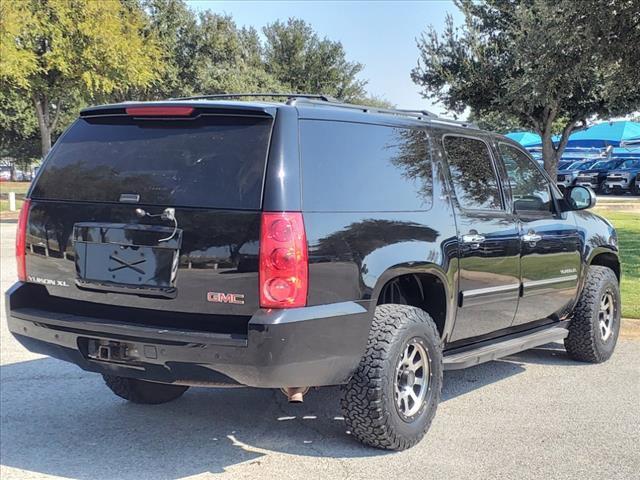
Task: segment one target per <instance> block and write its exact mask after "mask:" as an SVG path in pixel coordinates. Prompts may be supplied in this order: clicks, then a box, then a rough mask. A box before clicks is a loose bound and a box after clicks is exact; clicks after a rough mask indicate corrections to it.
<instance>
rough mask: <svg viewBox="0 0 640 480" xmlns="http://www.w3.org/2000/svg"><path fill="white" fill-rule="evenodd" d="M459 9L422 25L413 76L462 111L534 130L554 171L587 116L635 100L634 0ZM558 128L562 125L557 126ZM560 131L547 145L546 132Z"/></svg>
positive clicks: (460, 2)
mask: <svg viewBox="0 0 640 480" xmlns="http://www.w3.org/2000/svg"><path fill="white" fill-rule="evenodd" d="M456 5H457V6H458V8H460V10H461V11H462V13H463V14H464V17H465V22H464V25H463V26H462V27H455V26H454V25H453V20H452V19H451V17H449V18H448V19H447V24H446V28H445V30H444V32H443V33H442V34H438V33H437V32H436V31H435V30H434V29H429V30H427V31H426V32H425V33H424V34H423V35H422V37H421V38H420V39H419V41H418V47H419V50H420V59H419V63H418V66H417V67H416V68H415V69H414V70H413V71H412V74H411V76H412V79H413V80H414V82H415V83H417V84H418V85H420V86H421V87H423V96H424V97H426V98H432V99H438V100H440V101H441V102H442V103H443V104H444V105H445V106H446V107H447V108H448V109H449V110H451V111H453V112H457V113H462V112H463V111H464V110H465V108H467V107H471V109H472V111H473V112H474V116H475V117H476V118H484V119H488V120H489V121H490V122H491V121H494V122H495V121H498V124H499V125H500V124H503V125H508V124H513V123H519V124H520V126H521V127H526V128H530V129H532V130H534V131H536V132H537V133H539V134H540V136H541V137H542V140H543V158H544V163H545V168H546V169H547V171H549V172H550V173H551V174H555V170H556V165H557V161H558V159H559V158H560V156H561V155H562V152H563V150H564V148H565V146H566V142H567V140H568V138H569V135H570V134H571V132H572V131H573V130H574V129H575V128H577V127H578V126H579V125H580V124H581V123H584V122H586V120H587V118H590V117H593V116H596V115H597V116H614V115H620V114H627V113H630V112H632V111H634V110H637V109H638V108H639V107H640V56H639V55H638V54H637V49H636V48H635V46H637V45H638V44H640V0H581V1H579V2H576V1H573V0H526V1H520V0H517V1H516V0H485V1H483V2H476V1H474V0H456ZM556 130H559V131H557V132H556ZM554 133H559V134H560V141H559V142H558V143H557V144H555V145H554V144H553V142H552V140H551V137H552V135H553V134H554Z"/></svg>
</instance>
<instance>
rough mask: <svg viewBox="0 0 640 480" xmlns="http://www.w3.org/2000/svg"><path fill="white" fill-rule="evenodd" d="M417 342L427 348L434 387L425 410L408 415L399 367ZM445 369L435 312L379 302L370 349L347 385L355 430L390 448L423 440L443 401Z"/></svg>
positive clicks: (345, 403)
mask: <svg viewBox="0 0 640 480" xmlns="http://www.w3.org/2000/svg"><path fill="white" fill-rule="evenodd" d="M415 342H418V343H419V344H420V345H421V346H422V347H423V349H424V350H425V351H426V353H427V359H428V375H427V374H424V376H426V377H428V383H427V385H428V387H427V390H426V393H425V396H424V399H423V401H422V402H421V404H420V405H421V406H420V409H419V411H418V412H417V413H415V414H414V415H413V416H412V417H410V418H403V417H402V416H401V413H400V411H399V407H398V406H397V403H396V396H395V395H396V390H395V388H396V383H395V382H397V381H398V379H397V374H398V370H397V368H398V367H399V365H400V363H401V360H402V355H403V354H404V353H405V349H406V348H407V345H409V344H410V343H414V344H415ZM425 370H427V369H425ZM442 370H443V368H442V344H441V340H440V335H439V334H438V330H437V328H436V325H435V323H434V322H433V320H432V318H431V317H430V316H429V314H428V313H426V312H425V311H424V310H421V309H419V308H416V307H411V306H407V305H396V304H387V305H380V306H378V307H377V308H376V311H375V316H374V319H373V323H372V325H371V330H370V333H369V339H368V342H367V347H366V351H365V354H364V356H363V358H362V360H361V361H360V365H359V366H358V369H357V370H356V372H355V373H354V375H353V377H352V378H351V380H350V381H349V383H348V384H347V385H346V386H345V387H344V390H343V396H342V411H343V415H344V418H345V422H346V424H347V426H348V428H349V430H350V431H351V433H352V435H353V436H354V437H355V438H356V439H358V440H359V441H361V442H362V443H364V444H366V445H370V446H373V447H377V448H383V449H388V450H404V449H407V448H410V447H412V446H413V445H415V444H416V443H418V442H419V441H420V440H421V439H422V438H423V437H424V434H425V433H426V432H427V430H428V429H429V426H430V425H431V421H432V420H433V417H434V415H435V413H436V408H437V406H438V402H439V401H440V391H441V389H442Z"/></svg>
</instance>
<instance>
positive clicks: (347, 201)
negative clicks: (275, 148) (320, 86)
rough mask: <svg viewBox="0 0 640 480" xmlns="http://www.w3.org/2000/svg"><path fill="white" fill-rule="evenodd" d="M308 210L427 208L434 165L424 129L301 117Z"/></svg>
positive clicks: (343, 210)
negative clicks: (302, 118)
mask: <svg viewBox="0 0 640 480" xmlns="http://www.w3.org/2000/svg"><path fill="white" fill-rule="evenodd" d="M300 148H301V155H302V177H303V181H302V192H303V194H302V196H303V205H304V209H305V210H306V211H319V212H321V211H325V212H367V211H368V212H374V211H417V210H428V209H429V208H430V207H431V204H432V189H433V180H432V165H431V159H430V156H429V143H428V138H427V134H426V132H425V131H424V130H420V129H410V128H397V127H389V126H381V125H369V124H360V123H349V122H332V121H322V120H301V121H300Z"/></svg>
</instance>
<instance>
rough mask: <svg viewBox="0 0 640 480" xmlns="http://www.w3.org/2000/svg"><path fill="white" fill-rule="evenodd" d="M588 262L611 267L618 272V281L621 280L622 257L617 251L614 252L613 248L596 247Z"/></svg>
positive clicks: (589, 264)
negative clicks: (620, 257)
mask: <svg viewBox="0 0 640 480" xmlns="http://www.w3.org/2000/svg"><path fill="white" fill-rule="evenodd" d="M587 264H588V266H591V265H599V266H601V267H607V268H610V269H611V270H613V272H614V273H615V274H616V277H617V278H618V282H620V276H621V271H620V259H619V258H618V255H617V253H615V252H613V251H612V250H609V249H606V248H602V247H601V248H597V249H594V251H593V253H592V254H591V256H590V257H589V260H588V262H587Z"/></svg>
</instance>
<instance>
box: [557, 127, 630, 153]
mask: <svg viewBox="0 0 640 480" xmlns="http://www.w3.org/2000/svg"><path fill="white" fill-rule="evenodd" d="M636 138H640V122H630V121H627V120H622V121H619V122H603V123H598V124H596V125H593V126H592V127H589V128H587V129H585V130H580V131H579V132H575V133H572V134H571V136H569V141H568V142H567V147H591V148H606V147H608V146H609V145H612V146H614V147H619V146H620V144H621V143H623V142H625V141H629V140H632V139H636ZM554 140H555V139H554Z"/></svg>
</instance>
